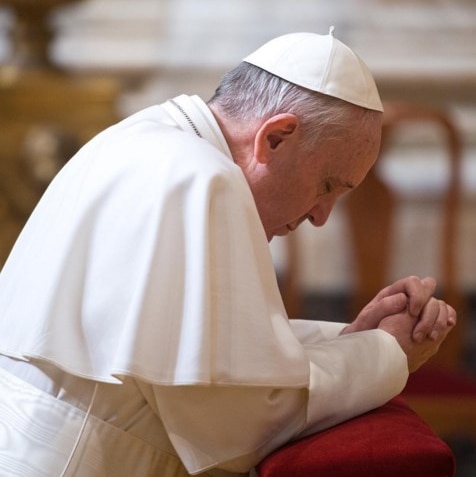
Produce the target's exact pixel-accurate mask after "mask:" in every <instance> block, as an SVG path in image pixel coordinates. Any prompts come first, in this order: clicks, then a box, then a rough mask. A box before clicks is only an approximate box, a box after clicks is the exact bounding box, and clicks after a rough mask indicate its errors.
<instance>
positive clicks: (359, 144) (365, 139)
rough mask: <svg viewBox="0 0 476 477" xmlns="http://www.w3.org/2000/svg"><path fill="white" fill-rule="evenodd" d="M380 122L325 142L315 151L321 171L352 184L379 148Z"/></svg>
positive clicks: (367, 168) (374, 159) (362, 174)
mask: <svg viewBox="0 0 476 477" xmlns="http://www.w3.org/2000/svg"><path fill="white" fill-rule="evenodd" d="M380 136H381V123H380V122H374V123H373V124H366V127H362V126H360V127H359V124H357V125H356V128H355V129H353V130H352V131H350V133H349V134H347V135H346V136H345V137H342V138H336V139H330V140H328V141H326V143H325V144H324V146H323V148H322V149H321V150H320V151H318V152H317V154H318V155H319V156H320V157H319V158H318V160H321V161H323V162H324V165H325V167H324V171H325V174H326V175H328V176H329V177H332V178H333V179H334V180H337V181H339V182H340V183H342V184H348V185H350V184H352V185H353V186H356V185H357V184H358V183H360V182H361V181H362V179H363V178H364V177H365V176H366V174H367V172H368V171H369V170H370V168H371V167H372V166H373V164H374V163H375V161H376V159H377V157H378V153H379V149H380Z"/></svg>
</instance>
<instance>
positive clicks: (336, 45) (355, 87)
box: [243, 28, 383, 111]
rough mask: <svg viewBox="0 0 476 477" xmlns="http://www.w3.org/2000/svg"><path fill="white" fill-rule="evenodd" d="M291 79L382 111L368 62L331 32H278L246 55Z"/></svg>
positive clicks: (250, 59)
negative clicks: (277, 35) (278, 33)
mask: <svg viewBox="0 0 476 477" xmlns="http://www.w3.org/2000/svg"><path fill="white" fill-rule="evenodd" d="M243 61H245V62H246V63H250V64H252V65H255V66H258V67H259V68H261V69H263V70H265V71H268V72H269V73H272V74H274V75H276V76H278V77H280V78H282V79H284V80H286V81H289V82H290V83H293V84H296V85H298V86H302V87H303V88H307V89H310V90H312V91H317V92H319V93H322V94H325V95H328V96H332V97H335V98H339V99H342V100H344V101H347V102H349V103H353V104H356V105H358V106H362V107H364V108H367V109H373V110H376V111H383V106H382V102H381V100H380V96H379V93H378V90H377V86H376V84H375V81H374V78H373V76H372V74H371V73H370V70H369V69H368V67H367V65H366V64H365V63H364V62H363V61H362V59H361V58H360V57H359V56H358V55H356V54H355V53H354V52H353V51H352V50H351V49H350V48H349V47H348V46H346V45H344V43H342V42H341V41H339V40H337V39H336V38H334V35H333V28H331V30H330V31H329V34H328V35H318V34H316V33H305V32H303V33H290V34H286V35H283V36H279V37H277V38H275V39H273V40H271V41H269V42H267V43H265V44H264V45H263V46H261V47H260V48H258V49H257V50H256V51H254V52H253V53H251V54H250V55H248V56H247V57H246V58H244V59H243Z"/></svg>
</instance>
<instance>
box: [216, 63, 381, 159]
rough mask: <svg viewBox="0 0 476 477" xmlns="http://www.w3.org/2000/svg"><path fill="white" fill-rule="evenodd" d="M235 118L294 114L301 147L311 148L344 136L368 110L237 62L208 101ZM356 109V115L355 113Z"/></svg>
mask: <svg viewBox="0 0 476 477" xmlns="http://www.w3.org/2000/svg"><path fill="white" fill-rule="evenodd" d="M208 102H209V104H213V105H215V106H216V107H217V108H219V109H220V111H221V112H222V113H223V114H225V115H226V116H227V117H229V118H234V119H235V120H237V121H242V122H246V121H256V120H260V119H261V120H263V121H266V120H267V119H269V118H270V117H272V116H274V115H276V114H281V113H292V114H295V115H296V116H297V117H298V118H299V119H300V121H301V127H302V132H303V144H302V147H303V148H304V149H306V150H312V149H314V148H315V147H316V144H317V143H318V142H319V141H323V140H329V139H337V138H341V139H342V136H344V137H345V136H347V135H348V134H350V132H351V131H352V130H353V128H354V127H355V124H356V121H365V122H366V120H367V119H368V117H366V116H369V113H373V111H370V110H368V109H364V108H360V107H357V106H355V105H353V104H350V103H348V102H346V101H343V100H340V99H338V98H334V97H331V96H327V95H324V94H321V93H317V92H315V91H311V90H308V89H306V88H302V87H300V86H297V85H295V84H292V83H289V82H288V81H285V80H283V79H281V78H279V77H278V76H275V75H273V74H271V73H268V72H267V71H265V70H263V69H261V68H258V67H257V66H254V65H251V64H249V63H246V62H242V63H240V64H239V65H238V66H237V67H236V68H234V69H233V70H231V71H229V72H228V73H226V74H225V75H224V77H223V79H222V81H221V83H220V85H219V86H218V88H217V89H216V91H215V94H214V95H213V96H212V98H211V99H210V100H209V101H208ZM356 111H359V115H358V116H356Z"/></svg>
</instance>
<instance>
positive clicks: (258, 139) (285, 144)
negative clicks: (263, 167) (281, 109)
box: [254, 113, 299, 164]
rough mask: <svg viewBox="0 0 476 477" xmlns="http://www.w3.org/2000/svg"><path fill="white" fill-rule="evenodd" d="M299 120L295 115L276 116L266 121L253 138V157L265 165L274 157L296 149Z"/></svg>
mask: <svg viewBox="0 0 476 477" xmlns="http://www.w3.org/2000/svg"><path fill="white" fill-rule="evenodd" d="M298 129H299V118H298V117H297V116H296V115H295V114H290V113H285V114H277V115H276V116H273V117H271V118H269V119H268V120H266V121H265V122H264V123H263V124H262V125H261V127H260V128H259V129H258V131H257V133H256V136H255V144H254V146H255V149H254V155H255V158H256V159H257V161H258V162H260V163H262V164H265V163H267V162H269V161H271V160H272V159H273V158H274V157H277V156H278V155H280V154H282V153H284V152H286V151H287V150H291V149H293V148H295V147H296V145H297V140H298Z"/></svg>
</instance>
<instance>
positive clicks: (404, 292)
mask: <svg viewBox="0 0 476 477" xmlns="http://www.w3.org/2000/svg"><path fill="white" fill-rule="evenodd" d="M435 288H436V282H435V280H434V279H433V278H431V277H427V278H423V279H420V278H419V277H415V276H410V277H406V278H402V279H401V280H398V281H396V282H395V283H393V284H392V285H389V286H388V287H386V288H384V289H383V290H382V291H380V292H379V293H378V294H377V295H376V296H375V298H374V299H373V300H372V301H371V302H370V303H369V304H368V305H367V306H365V308H364V309H363V310H362V311H361V312H360V313H359V315H358V316H357V318H356V319H355V320H354V321H353V322H352V323H351V324H350V325H349V326H348V327H346V328H345V329H344V331H343V333H352V332H355V331H363V330H372V329H375V328H377V327H378V325H379V323H380V321H382V320H383V319H384V318H385V317H387V316H391V315H395V314H396V313H400V312H403V311H404V310H406V311H407V312H408V313H409V314H410V315H411V316H413V317H415V318H419V319H418V322H416V326H415V329H414V331H413V335H414V338H415V339H416V340H421V339H424V337H425V336H428V335H430V334H431V333H432V331H433V326H434V323H433V322H432V321H431V320H432V317H433V315H428V314H424V315H422V316H420V314H421V312H422V310H423V308H424V306H425V305H426V304H427V303H428V300H429V299H430V298H431V296H432V295H433V293H434V292H435Z"/></svg>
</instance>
